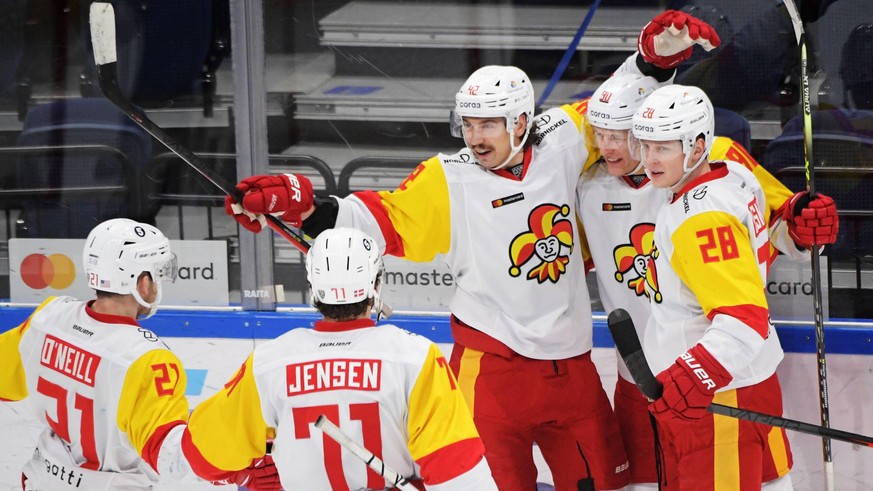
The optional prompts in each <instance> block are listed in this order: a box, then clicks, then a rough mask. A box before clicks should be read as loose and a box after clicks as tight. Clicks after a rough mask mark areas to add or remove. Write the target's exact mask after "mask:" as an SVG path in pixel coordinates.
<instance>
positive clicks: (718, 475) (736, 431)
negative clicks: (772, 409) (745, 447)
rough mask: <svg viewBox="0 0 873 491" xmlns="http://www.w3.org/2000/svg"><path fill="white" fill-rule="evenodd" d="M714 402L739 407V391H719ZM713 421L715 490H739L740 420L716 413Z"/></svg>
mask: <svg viewBox="0 0 873 491" xmlns="http://www.w3.org/2000/svg"><path fill="white" fill-rule="evenodd" d="M712 402H714V403H716V404H722V405H725V406H730V407H737V391H736V390H729V391H726V392H717V393H716V394H715V398H714V399H713V400H712ZM712 423H713V425H714V426H715V427H714V440H715V442H714V443H715V445H714V446H713V448H714V451H715V455H714V456H713V457H714V459H713V460H714V463H715V465H714V468H713V472H714V473H715V491H737V490H738V489H740V449H739V438H740V420H739V419H737V418H730V417H728V416H721V415H718V414H715V415H713V417H712Z"/></svg>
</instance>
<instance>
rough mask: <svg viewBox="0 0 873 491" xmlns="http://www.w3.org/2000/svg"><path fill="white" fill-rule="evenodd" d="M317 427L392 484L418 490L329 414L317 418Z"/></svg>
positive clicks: (406, 489) (405, 490) (407, 490)
mask: <svg viewBox="0 0 873 491" xmlns="http://www.w3.org/2000/svg"><path fill="white" fill-rule="evenodd" d="M315 427H316V428H318V429H320V430H321V431H323V432H324V433H325V434H326V435H327V436H329V437H331V438H332V439H333V440H334V441H335V442H337V443H339V444H340V445H341V446H342V447H343V448H345V449H346V450H348V451H349V452H351V453H352V454H354V455H355V457H357V458H359V459H361V460H362V461H363V462H364V463H365V464H367V466H368V467H369V468H370V469H373V470H374V471H376V473H377V474H379V475H380V476H382V477H384V478H385V479H386V480H387V481H388V482H389V483H391V485H392V486H395V487H396V488H398V489H401V490H403V491H418V489H417V488H416V487H415V486H413V485H412V484H410V482H409V481H408V480H407V479H406V478H405V477H403V476H401V475H400V474H398V473H397V472H396V471H395V470H394V469H392V468H390V467H388V466H387V465H385V462H382V459H380V458H379V457H376V455H375V454H373V452H371V451H369V450H367V449H366V448H364V447H363V446H361V445H360V444H359V443H358V442H356V441H354V440H352V439H351V438H349V436H348V435H346V434H345V433H343V431H342V430H340V429H339V427H338V426H337V425H335V424H333V423H332V422H331V421H330V420H329V419H327V416H325V415H323V414H322V415H320V416H319V417H318V419H317V420H315Z"/></svg>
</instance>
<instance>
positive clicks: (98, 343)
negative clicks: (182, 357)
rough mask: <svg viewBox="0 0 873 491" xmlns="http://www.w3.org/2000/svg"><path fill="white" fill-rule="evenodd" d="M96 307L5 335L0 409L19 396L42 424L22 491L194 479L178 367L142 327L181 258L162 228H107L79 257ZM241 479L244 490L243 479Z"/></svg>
mask: <svg viewBox="0 0 873 491" xmlns="http://www.w3.org/2000/svg"><path fill="white" fill-rule="evenodd" d="M82 262H83V267H84V271H85V274H86V275H87V279H88V286H90V287H91V288H93V289H94V290H95V291H96V295H97V298H96V300H91V301H80V300H76V299H74V298H71V297H49V298H48V299H46V300H45V301H44V302H43V303H42V304H41V305H40V306H39V307H37V308H36V310H35V311H34V312H33V313H32V314H31V315H30V316H29V317H28V318H27V319H26V320H25V321H24V322H23V323H22V324H21V325H20V326H18V327H16V328H14V329H11V330H9V331H7V332H6V333H4V334H3V335H0V359H2V360H3V363H4V367H5V368H4V370H3V375H2V377H0V400H5V401H19V400H23V399H26V400H27V401H26V403H27V404H28V406H27V407H28V412H29V413H30V414H31V415H32V416H33V417H35V418H36V420H37V421H38V422H39V423H40V425H41V426H43V427H44V430H43V432H42V434H41V435H40V436H39V441H38V443H37V445H36V450H35V451H34V455H33V458H32V459H31V460H30V461H29V462H27V464H26V465H25V467H24V470H23V476H22V479H23V483H24V489H25V490H41V491H46V490H81V491H86V490H87V491H91V490H94V491H102V490H106V491H110V490H116V489H125V490H139V489H142V490H146V489H152V487H153V485H154V484H155V483H156V482H157V481H158V480H159V478H160V479H161V480H162V481H164V482H166V481H184V480H198V481H199V479H197V477H196V476H195V475H194V474H193V473H192V472H191V469H190V467H189V466H188V464H187V462H186V461H185V459H184V458H183V456H182V451H181V444H180V441H181V436H182V430H183V429H184V427H185V426H184V424H185V421H187V419H188V401H187V400H186V399H185V386H186V378H185V370H184V368H183V367H182V363H181V362H180V361H179V359H178V358H177V357H176V355H174V354H173V353H172V352H171V351H170V350H169V348H167V346H166V345H165V344H164V343H163V341H161V340H160V339H159V338H158V337H157V336H156V335H155V334H154V333H152V332H151V331H149V330H148V329H145V328H143V327H140V326H139V324H138V323H137V319H146V318H148V317H150V316H151V315H153V314H154V313H155V311H156V310H157V307H158V304H159V303H160V301H161V290H162V288H161V282H162V281H174V280H175V278H176V256H175V255H174V254H173V253H172V251H170V242H169V241H168V240H167V238H166V237H164V234H162V233H161V232H160V230H158V229H157V228H155V227H153V226H151V225H148V224H145V223H138V222H135V221H133V220H128V219H122V218H119V219H113V220H108V221H105V222H103V223H101V224H100V225H98V226H97V227H95V228H94V229H93V230H92V231H91V233H90V234H89V235H88V238H87V239H86V243H85V248H84V251H83V257H82ZM245 473H246V471H244V472H243V473H240V474H238V475H237V476H234V479H238V482H240V483H243V482H248V479H244V478H243V475H244V474H245Z"/></svg>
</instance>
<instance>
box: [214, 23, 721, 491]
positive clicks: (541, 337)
mask: <svg viewBox="0 0 873 491" xmlns="http://www.w3.org/2000/svg"><path fill="white" fill-rule="evenodd" d="M674 20H675V23H673V21H674ZM718 42H719V40H718V36H717V35H716V34H715V33H714V32H713V31H712V29H711V28H710V27H709V26H708V25H707V24H706V23H703V22H701V21H699V20H698V19H695V18H693V17H690V16H688V17H682V18H681V20H680V19H679V18H678V17H675V16H674V15H673V13H672V11H671V12H668V13H664V14H660V15H659V16H657V17H656V18H655V19H653V21H652V22H651V23H650V24H649V25H648V26H647V28H646V29H644V30H643V32H642V33H641V35H640V40H639V45H640V48H641V49H640V55H637V54H634V55H632V56H630V57H629V58H628V59H627V60H626V62H625V63H624V64H623V65H622V67H620V68H619V72H625V71H630V72H635V73H640V72H645V73H651V74H653V75H655V76H657V77H658V78H659V79H663V80H667V79H669V78H670V77H671V76H672V75H673V73H674V70H673V69H672V67H673V66H675V64H676V63H678V62H680V61H681V60H682V59H684V58H687V57H688V56H690V54H691V50H692V49H693V47H694V46H695V45H697V44H700V45H702V46H704V47H705V48H708V49H711V48H713V47H714V46H717V45H718ZM451 125H452V130H453V134H455V135H456V136H458V137H461V138H463V139H464V143H465V145H466V147H465V148H464V149H463V150H461V151H459V152H457V153H455V154H451V155H444V154H440V155H437V156H435V157H433V158H430V159H428V160H426V161H425V162H422V163H421V165H419V166H418V167H417V168H416V169H415V170H413V171H412V173H411V174H410V175H409V177H407V179H406V180H405V181H403V182H402V183H401V184H400V186H399V187H398V188H397V189H396V190H394V191H392V192H374V191H362V192H356V193H353V194H352V195H351V196H349V197H347V198H343V199H339V198H334V197H331V198H329V199H315V200H314V199H313V197H312V191H311V184H310V183H309V182H308V180H306V179H305V178H304V177H303V176H294V175H285V176H254V177H250V178H247V179H244V180H243V181H242V182H241V183H240V184H239V185H238V188H239V189H240V190H241V191H243V192H244V193H246V194H245V196H244V197H243V202H242V203H241V204H242V207H239V206H236V207H235V208H234V206H233V205H235V203H233V202H232V201H230V200H229V201H228V202H227V205H228V206H227V210H228V213H231V214H234V216H235V218H236V219H237V221H238V222H239V223H240V224H241V225H242V226H244V227H246V228H248V229H250V230H253V231H259V230H260V229H261V228H262V225H261V223H260V221H259V219H258V217H257V216H255V215H251V216H250V215H246V214H244V213H243V212H244V211H245V212H248V213H253V214H258V213H274V214H280V215H281V217H282V219H283V220H285V221H288V222H291V223H292V224H294V223H297V224H301V222H302V227H303V230H304V231H305V232H306V233H307V234H309V235H311V236H315V235H317V234H319V233H320V232H322V231H323V230H325V229H328V228H331V227H333V226H351V227H355V228H360V229H363V230H365V231H367V233H368V234H370V235H371V236H373V237H374V238H375V239H376V241H377V243H379V245H380V247H384V250H385V252H386V253H387V254H392V255H395V256H398V257H403V258H406V259H409V260H413V261H430V260H432V259H434V258H435V257H436V256H441V257H442V258H443V259H445V261H446V263H447V265H448V267H449V269H450V270H451V272H452V274H453V276H454V279H455V283H456V285H457V288H456V290H455V293H454V297H453V298H452V301H451V302H450V309H451V311H452V317H451V326H452V334H453V337H454V340H455V346H454V348H453V350H452V359H451V366H452V369H453V371H454V373H455V374H456V375H457V378H458V382H459V384H460V387H461V388H462V390H463V392H464V394H465V396H466V397H467V403H468V404H469V406H470V408H471V412H472V413H473V417H474V420H475V422H476V427H477V429H478V430H479V433H480V434H481V436H482V441H483V442H484V444H485V451H486V455H487V457H488V463H489V464H490V466H491V469H492V471H493V475H494V479H495V481H496V482H497V484H498V486H499V487H500V488H501V489H507V490H516V489H518V490H528V489H534V487H535V486H536V476H537V469H536V466H535V463H534V460H533V457H532V452H531V447H532V446H533V444H534V443H536V444H537V445H538V446H539V449H540V450H541V451H542V452H543V455H544V457H545V460H546V462H547V463H548V465H549V468H550V470H551V472H552V477H553V478H554V482H555V487H556V489H557V490H559V491H569V490H573V491H576V490H577V489H590V488H591V487H594V488H596V489H618V488H622V487H624V486H625V485H626V484H627V483H628V479H629V478H628V465H627V456H626V454H625V451H624V446H623V444H622V441H621V437H620V435H619V432H618V424H617V422H616V420H615V415H614V413H613V412H612V408H611V406H610V404H609V398H608V397H607V395H606V393H605V391H604V390H603V387H602V384H601V381H600V377H599V375H598V373H597V371H596V368H595V366H594V363H593V362H592V361H591V347H592V321H591V310H590V302H589V298H588V292H587V288H586V285H585V278H584V263H583V261H582V257H581V254H580V247H579V234H578V230H577V227H576V220H575V216H576V212H575V190H576V182H577V181H578V179H579V175H580V173H581V172H582V169H583V168H584V167H585V166H586V165H590V164H592V163H593V162H594V161H596V160H597V158H598V157H599V154H598V153H597V149H596V146H595V145H594V137H593V134H592V130H591V127H590V125H589V124H588V121H587V119H586V118H585V116H584V103H577V104H572V105H564V106H562V107H559V108H554V109H550V110H548V111H546V112H544V113H543V114H541V115H539V116H538V117H534V93H533V88H532V87H531V82H530V80H529V79H528V77H527V75H526V74H525V73H524V72H523V71H522V70H520V69H518V68H516V67H507V66H486V67H482V68H480V69H478V70H476V71H475V72H474V73H473V74H472V75H471V76H470V77H469V78H468V79H467V81H465V82H464V83H463V84H462V86H461V88H460V90H459V91H458V93H457V94H456V97H455V110H454V113H453V115H452V117H451ZM592 478H593V481H594V483H593V484H592V483H591V480H592ZM578 486H588V488H585V487H582V488H579V487H578Z"/></svg>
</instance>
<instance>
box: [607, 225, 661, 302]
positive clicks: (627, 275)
mask: <svg viewBox="0 0 873 491" xmlns="http://www.w3.org/2000/svg"><path fill="white" fill-rule="evenodd" d="M628 240H629V243H626V244H619V245H618V246H616V247H615V249H613V250H612V258H613V259H614V261H615V281H617V282H619V283H624V282H625V281H627V287H628V288H629V289H631V290H633V292H634V293H636V295H637V296H638V297H641V296H643V295H646V296H648V293H647V291H646V284H647V283H648V282H649V276H648V275H647V271H648V269H649V265H650V260H651V259H652V258H653V257H654V256H653V254H652V253H653V251H654V250H655V224H653V223H638V224H636V225H634V226H633V227H632V228H631V230H630V233H629V234H628ZM651 278H652V281H654V284H649V288H650V289H652V290H654V291H655V292H657V291H658V285H657V276H656V275H652V277H651ZM658 296H660V294H659V295H658Z"/></svg>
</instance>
